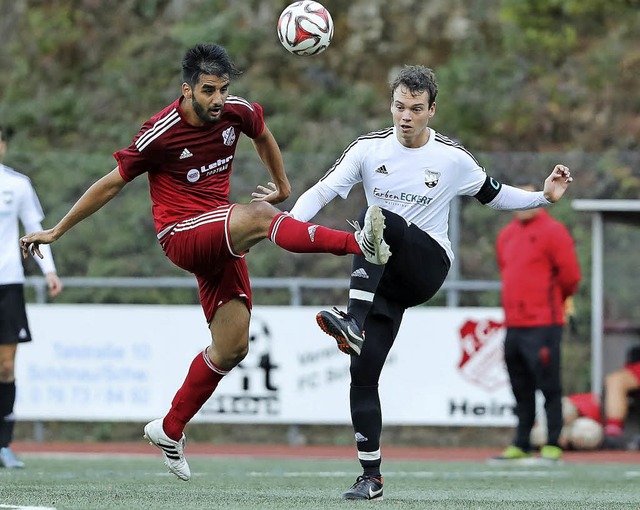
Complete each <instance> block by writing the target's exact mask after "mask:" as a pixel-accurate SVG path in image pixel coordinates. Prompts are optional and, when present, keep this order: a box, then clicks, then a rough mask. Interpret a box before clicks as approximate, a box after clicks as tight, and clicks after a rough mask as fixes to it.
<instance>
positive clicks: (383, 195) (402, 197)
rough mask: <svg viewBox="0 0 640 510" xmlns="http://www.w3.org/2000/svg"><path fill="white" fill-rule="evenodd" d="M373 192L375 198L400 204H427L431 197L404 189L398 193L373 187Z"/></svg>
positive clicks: (431, 199)
mask: <svg viewBox="0 0 640 510" xmlns="http://www.w3.org/2000/svg"><path fill="white" fill-rule="evenodd" d="M373 194H374V196H375V197H376V198H379V199H381V200H384V201H386V202H397V203H400V204H407V205H423V206H425V207H426V206H427V205H429V204H430V203H431V202H432V201H433V198H432V197H428V196H426V195H418V194H416V193H407V192H405V191H401V192H399V193H396V192H393V191H389V190H386V191H385V190H382V189H380V188H373Z"/></svg>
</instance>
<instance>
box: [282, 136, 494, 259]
mask: <svg viewBox="0 0 640 510" xmlns="http://www.w3.org/2000/svg"><path fill="white" fill-rule="evenodd" d="M428 129H429V140H428V142H427V143H426V144H425V145H423V146H422V147H418V148H415V149H411V148H408V147H405V146H403V145H402V144H401V143H400V142H399V141H398V139H397V137H396V133H395V129H394V128H392V127H390V128H387V129H383V130H381V131H375V132H373V133H369V134H366V135H364V136H361V137H359V138H357V139H356V140H355V141H354V142H352V143H351V145H349V146H348V147H347V148H346V149H345V151H344V152H343V154H342V156H340V158H339V159H338V160H337V161H336V163H335V164H334V165H333V166H332V167H331V168H330V169H329V171H328V172H327V173H326V174H325V176H324V177H322V179H320V182H319V183H318V184H317V185H316V186H314V188H315V187H318V188H319V190H320V192H321V193H323V196H324V197H325V199H326V201H327V202H328V200H331V199H332V198H333V197H334V196H335V194H337V195H340V196H341V197H342V198H347V195H348V194H349V192H350V191H351V188H352V187H353V186H354V185H355V184H357V183H359V182H362V185H363V188H364V192H365V194H366V198H367V204H368V205H379V206H380V207H382V208H383V209H387V210H388V211H391V212H394V213H396V214H398V215H399V216H402V217H403V218H404V219H405V220H407V221H408V222H410V223H413V224H415V225H416V226H417V227H419V228H420V229H422V230H423V231H425V232H427V233H428V234H429V235H430V236H431V237H432V238H433V239H434V240H435V241H437V242H438V243H439V244H440V245H441V246H442V247H443V248H444V250H445V251H446V252H447V255H448V256H449V259H450V260H451V261H453V258H454V255H453V251H452V249H451V242H450V241H449V237H448V229H449V204H450V203H451V200H452V199H453V198H454V197H455V196H456V195H471V196H473V195H475V194H477V193H478V191H480V188H481V187H482V185H483V184H484V182H485V180H486V178H487V175H486V173H485V171H484V169H483V168H482V167H481V166H480V165H479V164H478V162H477V161H476V160H475V158H474V157H473V156H472V155H471V154H470V153H469V152H468V151H467V150H466V149H465V148H464V147H462V146H461V145H460V144H458V143H456V142H454V141H452V140H450V139H449V138H447V137H445V136H443V135H441V134H440V133H437V132H436V131H434V130H433V129H431V128H428ZM326 187H328V189H329V190H331V191H328V190H327V188H326ZM312 189H313V188H312ZM310 191H311V190H310ZM332 192H333V193H332ZM334 193H335V194H334ZM331 195H333V196H331ZM303 198H304V195H303V196H302V197H301V200H299V201H298V202H299V203H300V205H299V203H296V205H295V206H294V208H293V209H292V210H291V213H292V214H293V215H294V216H295V217H296V218H299V219H301V220H308V219H310V218H305V216H308V214H309V213H312V216H313V215H315V213H316V212H317V211H318V210H319V208H316V210H315V211H313V209H314V207H313V206H312V207H311V208H309V207H307V206H306V205H305V204H304V203H303V202H304V201H303ZM323 205H325V204H321V205H320V207H322V206H323Z"/></svg>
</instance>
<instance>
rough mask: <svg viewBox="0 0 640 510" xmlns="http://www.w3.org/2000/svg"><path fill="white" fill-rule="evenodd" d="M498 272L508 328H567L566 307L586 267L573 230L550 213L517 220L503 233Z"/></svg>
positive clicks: (497, 251)
mask: <svg viewBox="0 0 640 510" xmlns="http://www.w3.org/2000/svg"><path fill="white" fill-rule="evenodd" d="M496 253H497V258H498V267H499V269H500V276H501V278H502V307H503V309H504V314H505V326H506V327H534V326H551V325H563V324H564V323H565V317H564V302H565V300H566V299H567V298H568V297H569V296H572V295H573V294H574V293H575V292H576V289H577V288H578V283H579V282H580V277H581V274H580V265H579V262H578V257H577V254H576V251H575V247H574V242H573V238H572V237H571V234H569V231H568V230H567V228H566V227H565V226H564V225H563V224H562V223H560V222H559V221H558V220H556V219H554V218H553V217H552V216H551V215H550V214H549V213H548V212H547V211H545V210H544V209H542V210H540V211H539V212H538V214H537V215H536V216H535V217H533V218H532V219H530V220H528V221H522V220H519V219H517V218H514V219H513V220H512V221H511V222H510V223H509V224H508V225H507V226H506V227H504V228H503V229H502V230H501V231H500V233H499V234H498V239H497V243H496Z"/></svg>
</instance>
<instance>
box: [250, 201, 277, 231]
mask: <svg viewBox="0 0 640 510" xmlns="http://www.w3.org/2000/svg"><path fill="white" fill-rule="evenodd" d="M279 212H280V211H279V210H278V209H276V208H275V207H274V206H272V205H271V204H270V203H269V202H253V203H252V204H251V214H252V216H253V218H254V219H255V221H256V223H258V224H260V225H264V226H266V227H267V228H269V225H271V222H272V221H273V217H274V216H275V215H276V214H278V213H279Z"/></svg>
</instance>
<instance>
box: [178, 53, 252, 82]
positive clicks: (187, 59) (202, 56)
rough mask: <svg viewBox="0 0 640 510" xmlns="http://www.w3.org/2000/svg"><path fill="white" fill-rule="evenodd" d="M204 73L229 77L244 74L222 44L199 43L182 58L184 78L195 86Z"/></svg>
mask: <svg viewBox="0 0 640 510" xmlns="http://www.w3.org/2000/svg"><path fill="white" fill-rule="evenodd" d="M203 74H209V75H212V76H219V77H223V76H224V77H228V78H231V77H233V76H239V75H240V74H242V71H240V70H239V69H238V68H237V67H236V66H235V64H234V63H233V61H232V60H231V58H230V57H229V54H228V53H227V50H225V49H224V48H223V47H222V46H219V45H217V44H213V43H204V44H198V45H196V46H194V47H193V48H190V49H188V50H187V52H186V53H185V54H184V58H183V59H182V79H183V80H184V81H185V82H186V83H188V84H189V85H191V86H192V87H195V86H196V85H197V84H198V82H199V81H200V77H201V76H202V75H203Z"/></svg>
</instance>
